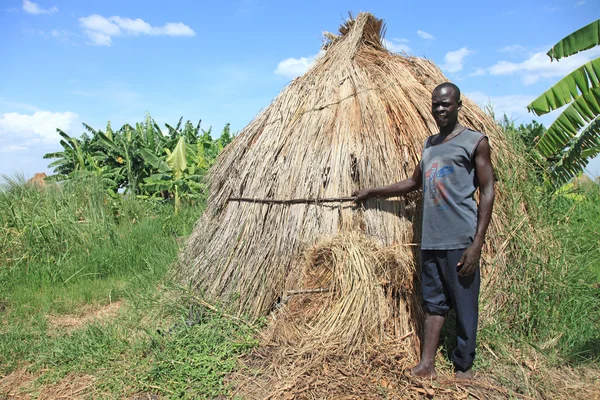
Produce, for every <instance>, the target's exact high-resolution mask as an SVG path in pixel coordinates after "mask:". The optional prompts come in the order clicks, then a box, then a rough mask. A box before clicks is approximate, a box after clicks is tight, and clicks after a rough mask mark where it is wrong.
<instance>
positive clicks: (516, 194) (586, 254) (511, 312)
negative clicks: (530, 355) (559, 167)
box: [481, 138, 600, 365]
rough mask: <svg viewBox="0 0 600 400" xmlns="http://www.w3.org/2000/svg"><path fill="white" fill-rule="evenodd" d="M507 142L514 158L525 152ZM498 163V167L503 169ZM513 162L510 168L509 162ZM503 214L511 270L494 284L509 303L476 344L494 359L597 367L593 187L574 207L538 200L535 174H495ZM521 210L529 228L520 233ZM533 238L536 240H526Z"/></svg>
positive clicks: (598, 225) (599, 221)
mask: <svg viewBox="0 0 600 400" xmlns="http://www.w3.org/2000/svg"><path fill="white" fill-rule="evenodd" d="M512 139H513V142H514V143H513V146H514V147H515V151H516V152H517V154H523V153H524V152H525V149H524V148H522V145H520V144H519V141H517V140H514V139H515V138H512ZM502 161H503V160H500V162H501V163H502ZM509 162H511V161H509ZM497 168H498V170H499V171H502V172H503V176H500V177H499V179H500V183H499V185H500V187H501V189H502V193H503V194H504V195H505V196H508V198H509V200H510V204H511V206H512V210H510V211H509V212H508V213H507V218H508V220H507V221H505V223H506V225H505V226H507V229H506V232H505V235H506V237H507V238H509V235H510V233H512V232H514V236H512V237H510V238H509V239H510V243H509V246H508V247H507V248H506V255H507V257H508V259H509V260H511V262H510V263H509V265H508V268H507V270H506V274H505V276H503V277H502V278H501V280H500V281H499V282H498V283H497V284H498V285H499V286H500V288H501V293H504V295H505V296H506V297H507V298H508V299H509V301H508V303H507V304H506V307H504V308H503V309H500V310H499V311H498V315H497V316H495V317H496V318H495V319H494V321H492V322H491V323H488V324H485V323H484V328H483V329H482V332H481V342H485V343H487V344H489V345H490V346H491V347H492V348H494V349H496V350H497V351H500V350H501V348H503V347H504V348H506V346H505V345H507V344H509V345H510V347H511V348H515V347H522V346H525V347H533V348H535V349H536V350H537V351H539V352H541V353H543V354H546V355H548V356H549V360H554V362H555V363H556V364H557V365H560V364H561V363H564V362H565V361H568V362H571V363H574V364H579V363H582V362H585V363H588V362H592V363H597V362H598V361H599V357H600V346H598V344H599V341H600V334H599V332H600V295H599V294H600V293H599V290H598V288H597V287H595V286H594V284H595V283H597V282H598V277H599V275H598V272H599V271H600V257H599V255H600V246H599V245H600V243H599V242H598V240H599V239H598V237H599V235H598V232H600V218H598V215H599V214H598V211H600V202H599V199H598V193H599V191H598V186H597V185H595V184H591V186H590V188H589V190H588V191H586V192H581V193H580V194H581V195H582V196H581V198H580V199H579V200H574V199H572V198H569V196H567V197H565V196H564V195H556V194H550V193H546V192H544V191H543V190H542V189H541V188H540V185H538V184H537V183H536V179H537V178H536V175H535V168H533V166H532V165H529V166H527V165H526V164H523V163H519V165H518V169H517V168H515V167H514V166H511V165H499V166H497ZM523 204H524V205H525V208H526V210H527V216H528V220H526V221H525V224H527V225H530V226H531V229H529V228H528V227H527V225H522V223H523V222H524V221H523V218H524V214H523V212H522V208H521V207H522V205H523ZM532 230H533V232H535V234H533V233H532Z"/></svg>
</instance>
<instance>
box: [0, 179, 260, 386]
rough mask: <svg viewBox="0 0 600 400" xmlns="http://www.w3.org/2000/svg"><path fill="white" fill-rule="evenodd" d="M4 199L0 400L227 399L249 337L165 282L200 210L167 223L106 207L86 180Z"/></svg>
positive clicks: (148, 212) (15, 190)
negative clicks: (16, 398) (68, 398)
mask: <svg viewBox="0 0 600 400" xmlns="http://www.w3.org/2000/svg"><path fill="white" fill-rule="evenodd" d="M5 188H6V189H7V190H6V191H5V192H4V193H0V213H1V214H0V215H2V217H1V220H0V221H1V223H2V224H1V225H0V229H1V234H0V240H1V241H2V246H1V249H2V254H1V259H0V265H1V266H2V267H1V269H0V293H1V295H0V296H1V297H0V302H1V305H2V311H1V313H0V321H1V328H0V376H3V377H4V379H2V380H1V382H2V383H1V384H0V397H1V394H2V393H4V394H5V395H19V394H20V395H24V394H25V393H29V394H32V395H34V396H40V397H43V398H52V397H56V396H57V395H59V394H60V393H61V390H67V389H68V390H70V391H71V392H72V391H73V390H80V389H82V388H83V390H82V393H85V394H86V396H89V397H92V398H97V397H107V398H123V397H128V396H133V395H136V394H143V393H159V394H162V395H166V396H169V397H187V398H198V397H200V398H212V397H214V396H215V395H217V394H219V393H222V392H224V391H225V390H226V386H225V384H224V383H223V377H224V375H225V374H226V373H228V372H229V371H231V370H232V369H233V367H234V366H235V363H236V356H237V355H238V354H240V353H242V352H245V351H248V350H249V349H251V348H252V347H253V346H254V345H255V344H256V341H255V339H254V328H252V327H251V326H250V325H248V324H245V323H244V322H241V321H238V320H231V319H228V318H226V317H223V316H222V315H221V313H220V312H219V311H214V310H211V309H208V308H206V307H203V306H201V305H200V304H198V302H197V301H195V300H194V299H193V298H192V297H190V296H191V295H190V294H189V293H188V292H187V291H186V290H184V289H183V288H181V287H178V286H177V285H175V284H173V283H172V280H171V279H170V278H169V276H168V275H167V272H168V271H169V267H170V266H171V264H172V263H173V262H174V261H175V259H176V255H177V252H178V249H179V246H180V244H181V243H182V238H183V237H185V235H187V234H189V233H190V232H191V229H192V226H193V223H194V222H195V221H196V219H197V218H198V216H199V215H200V213H201V212H202V206H201V205H199V206H195V207H188V208H186V209H185V210H184V211H183V212H181V213H180V214H179V215H177V216H174V215H173V210H172V206H171V205H168V204H152V203H142V202H139V201H137V200H135V199H130V198H123V199H120V200H113V199H111V198H110V197H107V196H106V195H105V194H104V191H103V190H102V189H101V187H100V185H98V184H97V183H95V182H93V181H88V182H74V183H69V184H65V185H63V186H62V187H60V188H56V187H54V188H53V187H47V188H45V189H43V190H38V189H35V188H32V187H27V186H24V185H23V184H22V182H19V181H12V182H5ZM115 201H118V204H115V203H114V202H115ZM192 324H193V325H192ZM188 325H191V326H188ZM69 385H70V386H69ZM73 385H75V387H71V386H73Z"/></svg>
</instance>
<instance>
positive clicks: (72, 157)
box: [43, 128, 86, 176]
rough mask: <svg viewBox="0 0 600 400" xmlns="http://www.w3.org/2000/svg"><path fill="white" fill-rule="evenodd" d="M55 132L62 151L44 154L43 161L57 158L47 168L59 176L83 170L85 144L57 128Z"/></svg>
mask: <svg viewBox="0 0 600 400" xmlns="http://www.w3.org/2000/svg"><path fill="white" fill-rule="evenodd" d="M56 132H58V134H59V135H60V136H61V137H62V139H61V140H60V145H61V146H62V147H63V150H62V151H57V152H54V153H47V154H44V156H43V158H44V159H52V158H57V160H56V161H53V162H51V163H50V164H49V165H48V168H54V172H55V173H56V174H59V175H61V176H68V175H70V174H71V173H72V172H73V171H78V170H83V169H85V168H86V162H85V158H86V157H85V154H86V150H85V149H84V147H86V146H85V142H82V141H80V140H79V139H77V138H74V137H71V136H69V135H67V134H66V133H65V132H63V131H62V130H60V129H58V128H57V129H56Z"/></svg>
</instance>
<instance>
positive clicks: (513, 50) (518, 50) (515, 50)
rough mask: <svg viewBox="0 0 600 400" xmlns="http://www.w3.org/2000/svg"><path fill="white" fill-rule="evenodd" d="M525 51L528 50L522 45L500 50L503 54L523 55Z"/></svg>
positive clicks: (505, 47)
mask: <svg viewBox="0 0 600 400" xmlns="http://www.w3.org/2000/svg"><path fill="white" fill-rule="evenodd" d="M525 50H527V49H526V48H525V47H524V46H521V45H520V44H512V45H510V46H504V47H502V48H501V49H498V51H499V52H501V53H523V52H524V51H525Z"/></svg>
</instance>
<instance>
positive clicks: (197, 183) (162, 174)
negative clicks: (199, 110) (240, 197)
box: [140, 136, 204, 214]
mask: <svg viewBox="0 0 600 400" xmlns="http://www.w3.org/2000/svg"><path fill="white" fill-rule="evenodd" d="M188 147H189V146H188V145H186V141H185V138H184V137H183V136H181V137H180V138H179V140H178V141H177V145H176V146H175V148H174V149H173V151H170V150H169V149H168V148H165V149H164V151H165V153H166V154H165V155H164V156H162V157H159V156H156V155H155V154H153V153H151V152H150V151H149V150H147V149H141V150H140V154H141V155H142V157H143V158H144V160H145V161H146V162H147V163H148V164H150V165H152V166H153V167H154V168H156V170H158V173H155V174H152V175H150V176H149V177H148V178H146V179H145V181H144V186H145V187H146V188H147V189H148V190H149V191H151V192H154V193H160V192H162V193H166V194H171V193H172V194H173V195H174V200H175V213H176V214H177V213H178V212H179V208H180V207H181V199H182V197H184V198H195V197H198V196H199V194H200V193H201V192H202V191H203V190H204V185H203V184H202V178H203V177H202V175H201V174H198V173H197V172H199V169H198V168H197V167H196V166H195V165H190V166H189V167H188V160H187V157H188V151H187V150H186V149H187V148H188Z"/></svg>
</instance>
